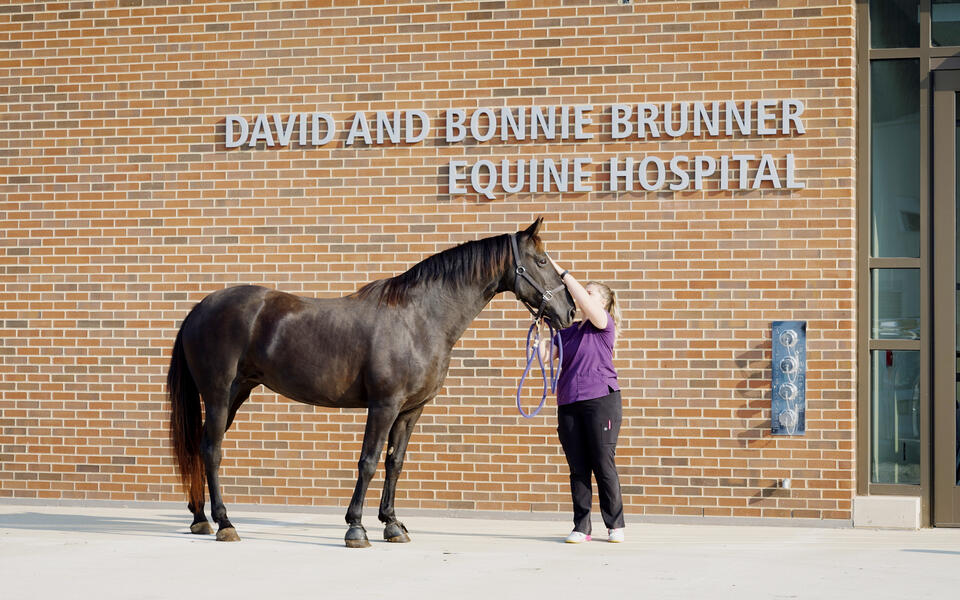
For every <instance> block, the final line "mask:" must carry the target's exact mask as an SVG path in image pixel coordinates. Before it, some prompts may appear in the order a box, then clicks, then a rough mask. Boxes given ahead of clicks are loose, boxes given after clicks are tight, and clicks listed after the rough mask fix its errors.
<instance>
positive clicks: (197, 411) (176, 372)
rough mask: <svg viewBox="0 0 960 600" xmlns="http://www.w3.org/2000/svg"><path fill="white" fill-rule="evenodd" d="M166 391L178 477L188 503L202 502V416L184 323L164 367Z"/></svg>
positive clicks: (194, 504)
mask: <svg viewBox="0 0 960 600" xmlns="http://www.w3.org/2000/svg"><path fill="white" fill-rule="evenodd" d="M167 394H168V395H169V396H170V440H171V441H172V442H173V454H174V456H176V458H177V466H178V467H179V468H180V479H181V480H182V481H183V487H184V489H185V490H186V491H187V494H188V495H189V500H190V505H191V506H193V507H199V506H201V505H202V504H203V484H204V479H205V478H204V472H203V459H202V457H201V455H200V440H201V437H202V435H203V416H202V413H201V406H200V393H199V392H198V391H197V383H196V381H194V380H193V375H191V374H190V367H189V366H188V365H187V359H186V356H184V353H183V327H182V326H181V327H180V331H178V332H177V341H176V342H174V343H173V356H172V357H171V359H170V370H169V371H167Z"/></svg>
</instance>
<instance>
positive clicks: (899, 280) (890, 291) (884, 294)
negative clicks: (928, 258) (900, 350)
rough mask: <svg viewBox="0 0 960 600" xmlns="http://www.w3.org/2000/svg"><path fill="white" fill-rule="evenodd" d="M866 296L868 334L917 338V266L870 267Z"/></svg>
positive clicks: (918, 289) (918, 309)
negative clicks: (868, 292)
mask: <svg viewBox="0 0 960 600" xmlns="http://www.w3.org/2000/svg"><path fill="white" fill-rule="evenodd" d="M870 296H871V298H870V299H871V301H872V302H871V309H872V310H871V311H870V318H871V327H870V337H871V338H873V339H887V340H890V339H907V340H916V339H919V338H920V269H873V270H872V271H871V272H870Z"/></svg>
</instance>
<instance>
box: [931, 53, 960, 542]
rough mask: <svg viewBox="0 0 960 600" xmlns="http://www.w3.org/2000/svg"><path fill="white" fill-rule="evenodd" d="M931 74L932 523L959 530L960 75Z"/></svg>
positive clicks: (956, 73)
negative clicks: (932, 218) (932, 215)
mask: <svg viewBox="0 0 960 600" xmlns="http://www.w3.org/2000/svg"><path fill="white" fill-rule="evenodd" d="M933 75H934V77H933V86H934V93H933V213H934V215H935V218H934V225H933V228H934V231H933V242H934V248H933V253H934V256H933V258H934V260H933V265H934V322H936V323H937V326H936V327H935V328H934V351H933V354H934V359H933V362H934V393H933V413H934V414H933V422H934V426H933V442H934V443H933V446H934V448H933V522H934V525H936V526H938V527H944V526H946V527H951V526H952V527H960V221H958V215H960V183H958V181H960V178H958V176H957V173H958V171H960V120H958V119H960V70H957V71H953V70H951V71H934V74H933ZM947 324H950V325H949V326H947Z"/></svg>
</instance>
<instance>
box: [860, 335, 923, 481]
mask: <svg viewBox="0 0 960 600" xmlns="http://www.w3.org/2000/svg"><path fill="white" fill-rule="evenodd" d="M870 359H871V360H870V362H871V365H870V366H871V369H870V372H871V381H870V481H871V482H873V483H898V484H911V485H915V484H919V483H920V353H919V352H917V351H916V350H874V351H872V352H870Z"/></svg>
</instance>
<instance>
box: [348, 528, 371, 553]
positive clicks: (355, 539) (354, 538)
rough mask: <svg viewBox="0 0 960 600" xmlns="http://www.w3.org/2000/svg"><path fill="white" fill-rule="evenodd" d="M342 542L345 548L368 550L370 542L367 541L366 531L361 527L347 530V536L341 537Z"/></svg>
mask: <svg viewBox="0 0 960 600" xmlns="http://www.w3.org/2000/svg"><path fill="white" fill-rule="evenodd" d="M343 541H344V543H345V544H346V545H347V548H369V547H370V540H368V539H367V530H366V529H364V528H363V525H353V526H351V527H350V529H347V535H345V536H343Z"/></svg>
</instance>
